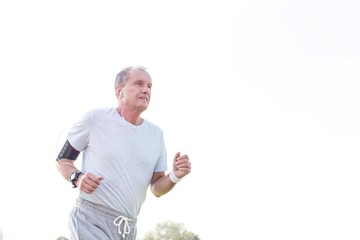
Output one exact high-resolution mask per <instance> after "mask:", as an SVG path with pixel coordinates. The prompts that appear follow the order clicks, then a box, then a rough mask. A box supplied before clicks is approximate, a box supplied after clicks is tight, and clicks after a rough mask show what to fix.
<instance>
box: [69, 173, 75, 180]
mask: <svg viewBox="0 0 360 240" xmlns="http://www.w3.org/2000/svg"><path fill="white" fill-rule="evenodd" d="M75 178H76V172H73V173H72V174H71V176H70V180H71V181H73V180H74V179H75Z"/></svg>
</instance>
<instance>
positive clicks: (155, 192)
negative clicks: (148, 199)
mask: <svg viewBox="0 0 360 240" xmlns="http://www.w3.org/2000/svg"><path fill="white" fill-rule="evenodd" d="M151 192H152V193H153V194H154V196H155V197H157V198H159V197H161V196H162V195H164V194H161V193H160V192H159V191H156V189H155V187H154V186H151Z"/></svg>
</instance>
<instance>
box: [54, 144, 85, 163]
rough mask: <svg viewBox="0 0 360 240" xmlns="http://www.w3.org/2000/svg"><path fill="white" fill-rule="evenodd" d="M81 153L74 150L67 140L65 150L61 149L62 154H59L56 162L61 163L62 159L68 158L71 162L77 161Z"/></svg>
mask: <svg viewBox="0 0 360 240" xmlns="http://www.w3.org/2000/svg"><path fill="white" fill-rule="evenodd" d="M79 154H80V152H79V151H78V150H76V149H75V148H73V146H71V144H70V143H69V141H68V140H66V142H65V144H64V146H63V148H62V149H61V152H60V153H59V156H58V157H57V158H56V161H59V160H60V159H63V158H66V159H70V160H76V159H77V157H78V156H79Z"/></svg>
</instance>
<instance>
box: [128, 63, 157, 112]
mask: <svg viewBox="0 0 360 240" xmlns="http://www.w3.org/2000/svg"><path fill="white" fill-rule="evenodd" d="M151 87H152V81H151V78H150V76H149V74H147V73H146V72H144V71H142V70H136V69H133V70H129V75H128V79H127V81H126V82H125V86H124V87H123V89H122V93H123V99H122V100H123V103H124V104H125V105H126V106H128V107H131V108H133V109H134V110H140V111H144V110H146V109H147V107H148V105H149V102H150V97H151Z"/></svg>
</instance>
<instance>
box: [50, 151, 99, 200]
mask: <svg viewBox="0 0 360 240" xmlns="http://www.w3.org/2000/svg"><path fill="white" fill-rule="evenodd" d="M56 167H57V169H58V170H59V172H60V173H61V175H62V176H63V177H64V178H65V179H66V180H68V181H70V175H71V173H72V172H74V171H79V170H78V169H77V168H76V167H75V165H74V160H70V159H66V158H63V159H60V160H58V161H56ZM103 179H104V177H102V176H96V175H94V174H92V173H83V174H81V175H80V176H79V178H78V180H77V181H76V182H75V185H76V186H78V187H79V188H80V190H81V191H83V192H85V193H88V194H91V193H93V192H94V191H95V190H96V189H97V188H98V186H99V185H100V182H101V180H103Z"/></svg>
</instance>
